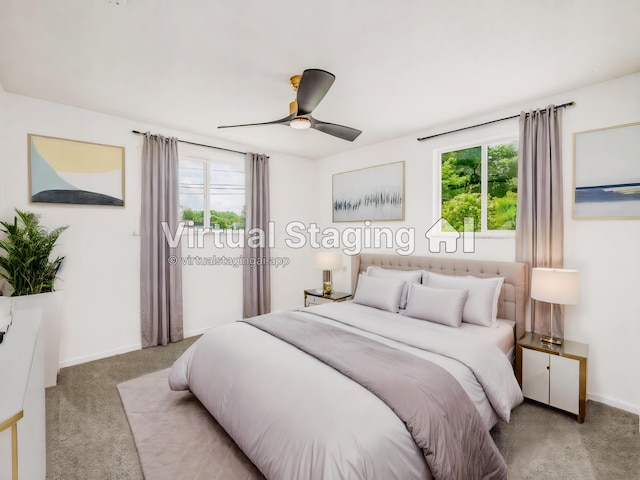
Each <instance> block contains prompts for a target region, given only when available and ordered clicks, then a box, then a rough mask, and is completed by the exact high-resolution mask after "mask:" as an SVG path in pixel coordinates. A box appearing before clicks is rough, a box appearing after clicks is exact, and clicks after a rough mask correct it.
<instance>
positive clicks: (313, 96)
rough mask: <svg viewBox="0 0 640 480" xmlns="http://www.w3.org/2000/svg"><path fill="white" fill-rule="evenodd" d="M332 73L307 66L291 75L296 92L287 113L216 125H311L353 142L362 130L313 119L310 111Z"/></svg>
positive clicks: (323, 94)
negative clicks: (267, 119)
mask: <svg viewBox="0 0 640 480" xmlns="http://www.w3.org/2000/svg"><path fill="white" fill-rule="evenodd" d="M335 79H336V77H335V75H333V74H332V73H329V72H326V71H324V70H320V69H317V68H310V69H307V70H305V71H304V72H302V75H294V76H293V77H291V79H290V82H291V86H292V87H293V90H294V91H295V92H296V93H297V94H296V99H295V100H294V101H293V102H291V103H290V104H289V116H287V117H284V118H281V119H280V120H274V121H272V122H264V123H247V124H243V125H223V126H219V127H218V128H235V127H252V126H257V125H289V126H290V127H292V128H296V129H305V128H314V129H316V130H319V131H320V132H323V133H328V134H329V135H333V136H334V137H338V138H342V139H343V140H348V141H349V142H353V141H354V140H355V139H356V138H358V135H360V134H361V133H362V132H361V131H360V130H356V129H355V128H351V127H345V126H344V125H337V124H335V123H328V122H323V121H320V120H316V119H315V118H313V117H312V116H311V112H313V110H314V109H315V108H316V107H317V106H318V104H319V103H320V102H321V101H322V99H323V98H324V96H325V95H326V94H327V92H328V91H329V89H330V88H331V85H333V82H334V80H335Z"/></svg>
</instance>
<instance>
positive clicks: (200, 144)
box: [131, 130, 247, 155]
mask: <svg viewBox="0 0 640 480" xmlns="http://www.w3.org/2000/svg"><path fill="white" fill-rule="evenodd" d="M131 132H133V133H135V134H136V135H145V133H144V132H139V131H137V130H131ZM178 141H179V142H180V143H188V144H189V145H197V146H198V147H207V148H215V149H216V150H224V151H225V152H233V153H239V154H240V155H246V154H247V152H241V151H239V150H232V149H230V148H223V147H215V146H213V145H205V144H204V143H194V142H188V141H186V140H180V139H178Z"/></svg>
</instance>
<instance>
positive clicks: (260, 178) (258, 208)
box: [242, 152, 271, 318]
mask: <svg viewBox="0 0 640 480" xmlns="http://www.w3.org/2000/svg"><path fill="white" fill-rule="evenodd" d="M245 178H246V180H245V181H246V185H245V199H246V207H245V215H246V218H245V247H244V264H243V266H242V269H243V272H242V274H243V306H242V316H243V317H244V318H249V317H255V316H256V315H261V314H263V313H269V312H271V267H270V265H269V262H270V258H271V256H270V249H269V241H268V238H267V234H268V232H269V220H270V216H269V157H268V156H266V155H262V154H256V153H250V152H249V153H247V154H246V156H245ZM254 229H260V230H261V231H262V232H263V236H262V238H263V239H264V242H262V244H261V245H252V244H250V243H252V242H250V241H249V239H250V237H252V231H255V230H254Z"/></svg>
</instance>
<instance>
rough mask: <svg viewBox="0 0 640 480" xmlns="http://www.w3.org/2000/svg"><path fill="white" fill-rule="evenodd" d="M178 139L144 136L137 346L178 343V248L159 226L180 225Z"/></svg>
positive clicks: (181, 334) (180, 289)
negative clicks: (171, 246) (139, 343)
mask: <svg viewBox="0 0 640 480" xmlns="http://www.w3.org/2000/svg"><path fill="white" fill-rule="evenodd" d="M178 177H179V164H178V139H177V138H165V137H162V136H160V135H151V134H149V133H148V132H147V133H146V134H145V135H144V144H143V147H142V214H141V220H140V224H141V226H140V237H141V238H140V308H141V334H142V335H141V336H142V347H143V348H144V347H151V346H154V345H166V344H167V343H169V342H177V341H179V340H182V338H183V330H182V262H181V259H180V248H179V247H178V248H170V247H169V244H168V242H167V241H166V240H165V237H164V233H163V229H162V222H167V224H168V227H169V229H170V231H171V232H175V231H176V229H177V225H178V222H179V220H180V219H179V213H178V210H179V200H178Z"/></svg>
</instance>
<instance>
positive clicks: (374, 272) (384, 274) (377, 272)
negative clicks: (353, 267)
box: [367, 265, 424, 308]
mask: <svg viewBox="0 0 640 480" xmlns="http://www.w3.org/2000/svg"><path fill="white" fill-rule="evenodd" d="M423 272H424V270H390V269H386V268H380V267H376V266H373V265H370V266H369V267H367V275H369V276H370V277H377V278H394V279H396V280H404V281H405V286H404V289H403V290H402V298H401V299H400V308H405V306H406V305H407V294H408V293H409V285H410V284H411V282H416V283H420V282H421V281H422V274H423Z"/></svg>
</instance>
